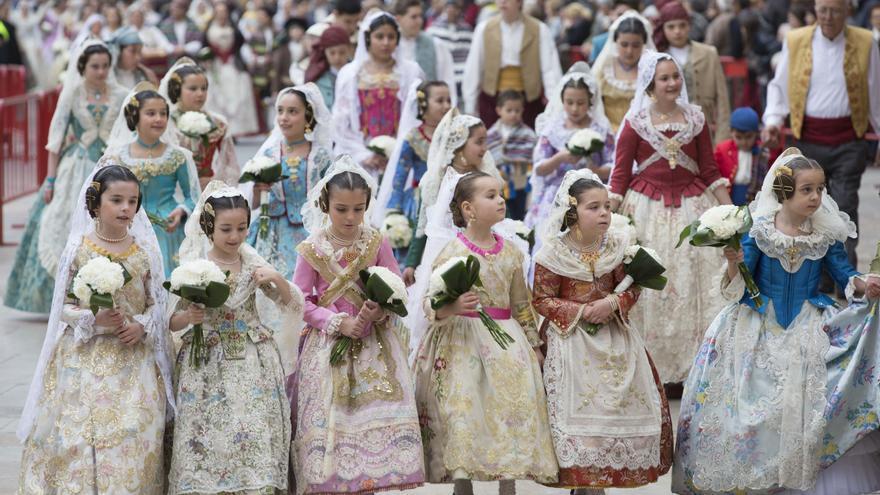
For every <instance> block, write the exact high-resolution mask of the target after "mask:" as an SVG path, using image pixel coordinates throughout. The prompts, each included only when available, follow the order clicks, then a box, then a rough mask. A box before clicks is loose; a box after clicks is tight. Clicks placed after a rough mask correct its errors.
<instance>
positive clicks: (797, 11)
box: [788, 2, 870, 26]
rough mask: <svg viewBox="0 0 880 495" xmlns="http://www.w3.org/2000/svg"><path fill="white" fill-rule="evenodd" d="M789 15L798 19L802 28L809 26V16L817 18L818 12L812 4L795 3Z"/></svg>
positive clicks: (790, 8)
mask: <svg viewBox="0 0 880 495" xmlns="http://www.w3.org/2000/svg"><path fill="white" fill-rule="evenodd" d="M869 12H870V11H869ZM788 13H789V14H791V15H793V16H794V17H795V19H797V20H798V21H799V22H800V23H801V25H802V26H806V25H807V16H808V15H812V16H813V17H815V16H816V11H815V9H814V7H813V4H812V2H810V3H806V2H794V3H792V4H791V7H789V8H788Z"/></svg>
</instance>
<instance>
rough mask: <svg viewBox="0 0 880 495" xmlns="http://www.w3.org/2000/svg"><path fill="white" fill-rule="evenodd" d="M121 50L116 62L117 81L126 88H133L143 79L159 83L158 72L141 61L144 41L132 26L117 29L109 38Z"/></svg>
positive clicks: (114, 69)
mask: <svg viewBox="0 0 880 495" xmlns="http://www.w3.org/2000/svg"><path fill="white" fill-rule="evenodd" d="M108 44H111V45H112V46H114V47H115V48H116V50H117V51H118V52H119V53H118V55H117V56H116V59H115V60H114V61H113V62H114V68H113V71H114V74H115V75H116V82H117V83H119V85H120V86H122V87H123V88H125V89H132V88H134V87H135V85H137V83H139V82H141V81H149V82H151V83H153V85H154V86H158V85H159V79H158V78H157V77H156V74H155V73H154V72H153V71H152V70H150V69H148V68H147V67H146V66H144V64H142V63H141V50H142V49H143V47H144V43H143V42H142V41H141V38H140V36H138V33H137V31H135V30H134V28H132V27H131V26H125V27H124V28H122V29H120V30H118V31H116V35H115V36H114V37H113V38H112V39H111V40H108Z"/></svg>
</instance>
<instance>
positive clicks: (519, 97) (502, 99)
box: [495, 89, 526, 108]
mask: <svg viewBox="0 0 880 495" xmlns="http://www.w3.org/2000/svg"><path fill="white" fill-rule="evenodd" d="M508 101H521V102H523V104H525V102H526V95H525V93H523V92H522V91H517V90H515V89H505V90H504V91H502V92H500V93H498V97H497V98H495V108H501V107H503V106H504V104H505V103H507V102H508Z"/></svg>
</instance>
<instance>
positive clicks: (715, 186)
mask: <svg viewBox="0 0 880 495" xmlns="http://www.w3.org/2000/svg"><path fill="white" fill-rule="evenodd" d="M722 186H724V187H730V181H729V180H727V179H725V178H724V177H721V178H719V179H716V180H715V182H713V183H711V184H709V187H707V188H706V190H708V191H714V190H715V189H718V188H719V187H722Z"/></svg>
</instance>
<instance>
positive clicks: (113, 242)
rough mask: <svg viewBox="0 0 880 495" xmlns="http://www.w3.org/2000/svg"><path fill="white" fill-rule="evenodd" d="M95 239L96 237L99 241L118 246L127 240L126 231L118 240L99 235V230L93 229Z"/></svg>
mask: <svg viewBox="0 0 880 495" xmlns="http://www.w3.org/2000/svg"><path fill="white" fill-rule="evenodd" d="M95 237H97V238H98V239H101V240H102V241H104V242H109V243H110V244H118V243H120V242H122V241H124V240H126V239H128V231H126V232H125V234H124V235H123V236H122V237H120V238H118V239H113V238H112V237H104V236H103V235H101V231H100V230H99V229H95Z"/></svg>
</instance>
